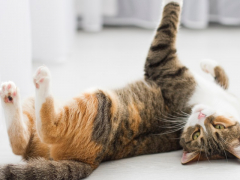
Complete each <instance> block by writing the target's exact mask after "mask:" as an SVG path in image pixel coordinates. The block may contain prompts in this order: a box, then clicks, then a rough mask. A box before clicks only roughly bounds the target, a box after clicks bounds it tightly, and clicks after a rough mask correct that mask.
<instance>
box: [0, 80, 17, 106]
mask: <svg viewBox="0 0 240 180" xmlns="http://www.w3.org/2000/svg"><path fill="white" fill-rule="evenodd" d="M0 96H1V99H2V101H3V102H4V103H12V104H14V103H17V101H18V100H19V98H18V96H19V92H18V88H17V87H16V85H15V83H14V82H11V81H9V82H4V83H2V84H1V89H0Z"/></svg>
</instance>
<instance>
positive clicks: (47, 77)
mask: <svg viewBox="0 0 240 180" xmlns="http://www.w3.org/2000/svg"><path fill="white" fill-rule="evenodd" d="M33 81H34V84H35V87H36V91H35V93H36V94H35V114H36V128H37V132H38V135H39V137H40V139H41V140H42V141H43V142H45V143H48V144H54V143H56V142H58V141H59V140H61V139H62V136H63V132H64V131H65V129H66V126H65V122H64V119H61V118H60V114H61V112H57V111H56V109H55V105H54V99H53V96H52V94H51V88H50V85H51V73H50V71H49V69H48V68H47V67H45V66H41V67H39V68H38V69H37V71H36V73H35V75H34V79H33Z"/></svg>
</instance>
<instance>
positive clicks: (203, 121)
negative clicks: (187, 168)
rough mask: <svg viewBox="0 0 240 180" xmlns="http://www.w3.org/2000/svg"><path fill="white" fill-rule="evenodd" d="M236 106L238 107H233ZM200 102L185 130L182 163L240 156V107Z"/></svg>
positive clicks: (182, 137) (182, 140)
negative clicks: (208, 104) (231, 107)
mask: <svg viewBox="0 0 240 180" xmlns="http://www.w3.org/2000/svg"><path fill="white" fill-rule="evenodd" d="M233 109H234V108H233ZM226 111H227V109H213V108H210V107H208V106H205V105H196V106H195V107H194V108H193V109H192V114H191V115H190V117H189V119H188V121H187V124H186V126H185V128H184V130H183V133H182V136H181V140H180V143H181V145H182V147H183V156H182V164H187V163H189V162H193V161H198V160H204V159H219V158H226V156H228V155H229V153H230V154H232V155H234V156H235V157H237V158H240V124H239V122H240V121H239V119H238V118H239V117H238V114H237V112H236V111H234V110H232V111H231V112H229V111H230V110H229V111H228V112H226Z"/></svg>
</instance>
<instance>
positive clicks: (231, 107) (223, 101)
mask: <svg viewBox="0 0 240 180" xmlns="http://www.w3.org/2000/svg"><path fill="white" fill-rule="evenodd" d="M193 74H194V73H193ZM194 77H195V80H196V82H197V86H196V89H195V92H194V94H193V95H192V97H191V98H190V101H189V102H188V105H189V106H194V108H193V109H192V114H191V116H190V117H189V119H188V122H187V124H186V128H187V127H188V126H194V125H196V124H200V125H201V126H202V127H204V121H199V119H198V114H199V112H198V111H197V110H199V108H200V109H201V108H202V109H201V110H202V113H204V114H205V115H207V116H209V115H212V114H214V113H216V115H223V116H225V117H230V116H233V117H234V119H235V120H237V121H238V122H240V114H239V112H240V102H239V100H238V99H237V98H236V97H234V96H233V95H232V94H230V93H228V92H227V91H226V90H224V89H222V88H221V87H220V86H219V85H217V84H216V83H213V82H210V81H208V80H205V79H203V78H202V77H201V76H199V75H197V74H194ZM200 104H202V105H200ZM204 120H205V119H204Z"/></svg>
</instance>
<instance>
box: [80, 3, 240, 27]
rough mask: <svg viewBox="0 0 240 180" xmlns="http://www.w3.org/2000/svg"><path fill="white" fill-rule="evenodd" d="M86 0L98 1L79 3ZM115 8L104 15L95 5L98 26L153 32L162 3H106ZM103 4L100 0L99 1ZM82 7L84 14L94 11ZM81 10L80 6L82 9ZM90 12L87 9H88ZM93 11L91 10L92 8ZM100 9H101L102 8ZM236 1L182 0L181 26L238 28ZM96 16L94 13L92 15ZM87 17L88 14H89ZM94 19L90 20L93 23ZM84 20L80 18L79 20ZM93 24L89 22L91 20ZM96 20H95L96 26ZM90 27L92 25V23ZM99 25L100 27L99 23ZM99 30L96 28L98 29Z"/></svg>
mask: <svg viewBox="0 0 240 180" xmlns="http://www.w3.org/2000/svg"><path fill="white" fill-rule="evenodd" d="M82 1H88V2H89V4H90V6H91V7H92V6H93V3H92V2H91V3H90V1H99V0H82ZM108 1H109V2H113V1H114V2H116V3H112V4H114V5H116V7H115V8H114V6H111V8H113V9H114V12H115V13H113V14H112V15H111V14H107V15H106V14H104V11H103V12H101V8H102V7H101V6H100V5H98V7H97V8H98V10H99V11H98V12H100V13H99V14H98V16H97V15H96V16H95V17H94V18H95V20H96V19H97V17H99V16H101V17H100V18H101V25H103V24H106V25H119V26H121V25H134V26H139V27H144V28H150V29H153V28H155V27H156V26H157V24H158V23H159V17H160V15H161V5H162V0H108ZM102 2H104V0H103V1H102ZM102 5H104V6H106V3H105V4H103V3H102ZM94 6H95V11H93V12H91V10H89V9H87V8H86V11H87V12H88V14H92V13H94V12H96V3H95V5H94ZM83 8H84V7H83ZM90 9H91V8H90ZM92 9H93V8H92ZM103 9H104V8H103ZM239 9H240V0H184V5H183V14H182V24H183V25H184V26H186V27H188V28H195V29H196V28H199V29H202V28H206V27H208V24H209V22H217V23H220V24H224V25H240V10H239ZM95 14H96V13H95ZM89 16H90V15H89ZM94 18H91V19H93V20H94ZM83 19H84V17H83ZM91 22H93V21H91ZM99 22H100V20H99V21H98V23H99ZM93 24H94V23H93ZM99 25H100V24H99ZM100 29H101V28H99V30H100Z"/></svg>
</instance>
